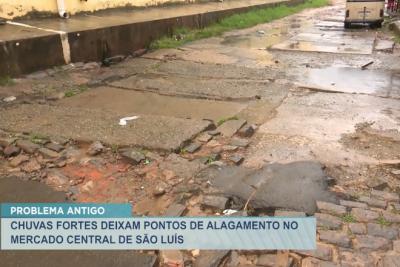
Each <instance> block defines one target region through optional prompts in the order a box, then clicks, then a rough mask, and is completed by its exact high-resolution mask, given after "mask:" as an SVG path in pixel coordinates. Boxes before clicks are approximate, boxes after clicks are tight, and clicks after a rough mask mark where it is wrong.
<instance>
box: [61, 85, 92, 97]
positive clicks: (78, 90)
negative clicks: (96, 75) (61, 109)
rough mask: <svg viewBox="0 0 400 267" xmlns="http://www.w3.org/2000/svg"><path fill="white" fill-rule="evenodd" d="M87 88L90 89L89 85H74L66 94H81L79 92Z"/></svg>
mask: <svg viewBox="0 0 400 267" xmlns="http://www.w3.org/2000/svg"><path fill="white" fill-rule="evenodd" d="M87 89H88V87H87V86H86V85H78V86H76V87H74V88H70V89H68V90H67V91H66V92H65V93H64V96H65V97H71V96H74V95H77V94H79V93H83V92H85V91H86V90H87Z"/></svg>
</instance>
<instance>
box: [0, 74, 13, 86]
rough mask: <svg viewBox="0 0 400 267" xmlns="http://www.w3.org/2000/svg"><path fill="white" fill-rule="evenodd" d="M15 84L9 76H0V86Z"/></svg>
mask: <svg viewBox="0 0 400 267" xmlns="http://www.w3.org/2000/svg"><path fill="white" fill-rule="evenodd" d="M14 84H15V82H14V80H13V79H12V78H11V77H10V76H0V86H11V85H14Z"/></svg>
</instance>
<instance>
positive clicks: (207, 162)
mask: <svg viewBox="0 0 400 267" xmlns="http://www.w3.org/2000/svg"><path fill="white" fill-rule="evenodd" d="M214 161H216V157H215V156H208V157H207V160H206V164H211V163H213V162H214Z"/></svg>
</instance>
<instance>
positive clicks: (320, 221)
mask: <svg viewBox="0 0 400 267" xmlns="http://www.w3.org/2000/svg"><path fill="white" fill-rule="evenodd" d="M314 216H315V218H316V219H317V226H318V227H322V228H327V229H331V230H337V229H339V228H340V227H342V220H341V219H340V218H338V217H335V216H333V215H330V214H325V213H315V214H314Z"/></svg>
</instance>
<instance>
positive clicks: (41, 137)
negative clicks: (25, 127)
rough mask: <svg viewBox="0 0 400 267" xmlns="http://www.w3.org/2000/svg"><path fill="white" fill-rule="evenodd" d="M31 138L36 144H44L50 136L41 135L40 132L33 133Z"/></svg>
mask: <svg viewBox="0 0 400 267" xmlns="http://www.w3.org/2000/svg"><path fill="white" fill-rule="evenodd" d="M29 139H30V140H31V142H32V143H34V144H43V142H44V141H45V140H48V137H47V136H44V135H41V134H38V133H32V134H31V135H30V136H29Z"/></svg>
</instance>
